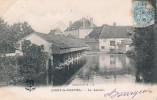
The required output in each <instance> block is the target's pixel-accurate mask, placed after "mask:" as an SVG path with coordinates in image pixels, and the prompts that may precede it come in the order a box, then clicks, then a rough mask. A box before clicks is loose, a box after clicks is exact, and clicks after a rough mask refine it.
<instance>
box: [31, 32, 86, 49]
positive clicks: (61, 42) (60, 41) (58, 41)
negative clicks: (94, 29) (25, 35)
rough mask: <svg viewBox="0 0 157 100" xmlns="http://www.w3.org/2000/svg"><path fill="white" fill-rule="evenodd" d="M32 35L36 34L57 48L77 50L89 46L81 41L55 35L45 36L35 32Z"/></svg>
mask: <svg viewBox="0 0 157 100" xmlns="http://www.w3.org/2000/svg"><path fill="white" fill-rule="evenodd" d="M32 34H36V35H38V36H39V37H41V38H42V39H44V40H45V41H47V42H49V43H52V44H53V45H56V46H57V47H60V48H77V47H86V46H87V44H86V43H84V42H83V41H82V40H80V39H73V38H68V37H65V36H59V35H55V34H44V33H38V32H34V33H32Z"/></svg>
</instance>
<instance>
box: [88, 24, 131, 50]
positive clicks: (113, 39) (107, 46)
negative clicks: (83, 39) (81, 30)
mask: <svg viewBox="0 0 157 100" xmlns="http://www.w3.org/2000/svg"><path fill="white" fill-rule="evenodd" d="M132 34H133V30H132V27H131V26H116V24H114V26H109V25H103V26H101V27H96V28H94V29H93V31H92V32H91V33H90V34H89V35H88V36H87V37H88V38H95V39H96V40H98V44H99V50H100V51H104V52H118V50H120V49H119V45H120V44H121V43H122V42H123V41H128V40H131V37H132Z"/></svg>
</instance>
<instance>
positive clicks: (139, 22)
mask: <svg viewBox="0 0 157 100" xmlns="http://www.w3.org/2000/svg"><path fill="white" fill-rule="evenodd" d="M133 13H134V17H133V18H134V25H135V26H137V27H146V26H149V25H152V24H154V22H155V9H154V8H153V6H152V5H151V4H150V3H149V2H147V1H133Z"/></svg>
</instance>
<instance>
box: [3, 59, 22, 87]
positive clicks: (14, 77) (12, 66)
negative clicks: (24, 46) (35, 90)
mask: <svg viewBox="0 0 157 100" xmlns="http://www.w3.org/2000/svg"><path fill="white" fill-rule="evenodd" d="M16 62H17V61H16V58H14V57H3V58H0V65H1V66H0V85H8V84H11V83H15V82H17V81H18V80H20V79H21V78H22V77H20V76H21V75H20V73H19V66H18V65H17V63H16Z"/></svg>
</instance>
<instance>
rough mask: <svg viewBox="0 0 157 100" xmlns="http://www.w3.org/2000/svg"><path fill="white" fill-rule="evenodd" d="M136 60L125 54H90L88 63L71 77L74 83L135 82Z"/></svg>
mask: <svg viewBox="0 0 157 100" xmlns="http://www.w3.org/2000/svg"><path fill="white" fill-rule="evenodd" d="M134 65H135V64H134V60H133V59H130V58H128V57H127V56H125V55H115V54H111V55H109V54H103V55H102V54H101V55H88V56H87V63H86V64H85V65H84V67H83V68H82V69H81V70H79V72H78V73H77V75H76V76H74V77H73V78H72V79H71V84H72V85H86V84H105V83H118V82H124V81H125V82H133V83H134V82H135V67H134Z"/></svg>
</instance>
